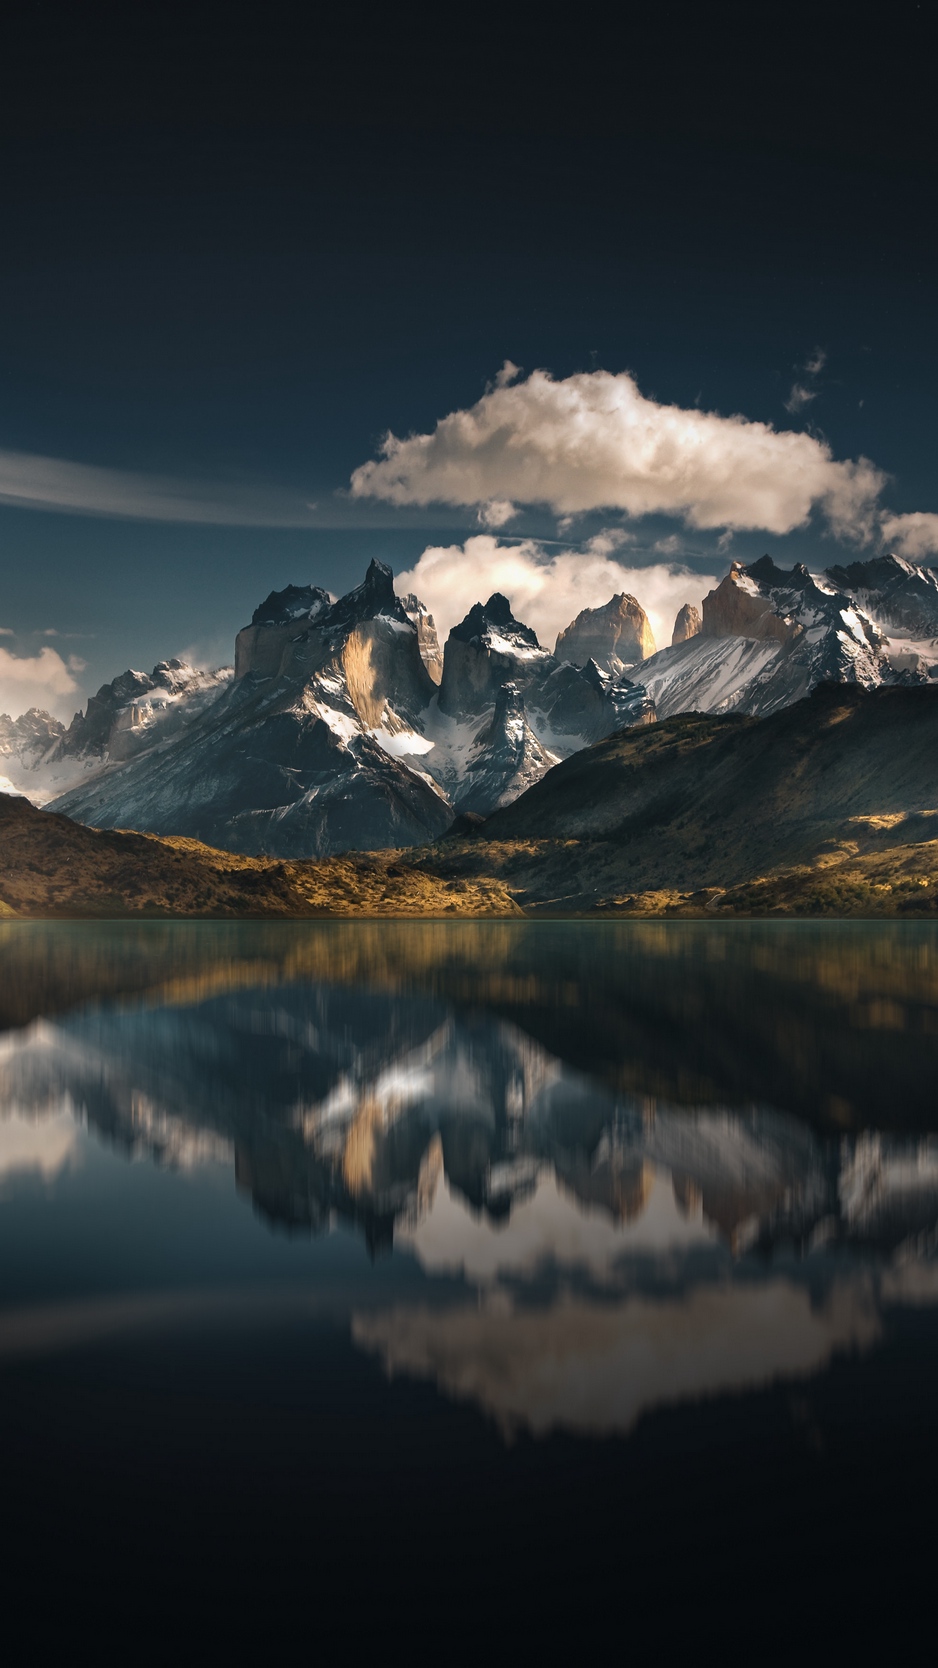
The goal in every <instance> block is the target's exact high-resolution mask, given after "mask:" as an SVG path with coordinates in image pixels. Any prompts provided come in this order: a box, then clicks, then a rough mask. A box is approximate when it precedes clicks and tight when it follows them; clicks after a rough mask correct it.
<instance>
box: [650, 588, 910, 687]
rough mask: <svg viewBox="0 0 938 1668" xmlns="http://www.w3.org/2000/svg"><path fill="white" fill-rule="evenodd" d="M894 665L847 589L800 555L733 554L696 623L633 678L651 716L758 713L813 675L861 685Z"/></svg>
mask: <svg viewBox="0 0 938 1668" xmlns="http://www.w3.org/2000/svg"><path fill="white" fill-rule="evenodd" d="M903 675H909V674H906V673H903V672H902V670H901V668H898V667H897V666H896V665H895V664H894V663H893V660H892V659H891V658H890V654H889V643H888V642H887V640H886V638H885V637H884V635H883V633H882V632H881V631H880V630H879V628H878V627H877V626H876V625H875V623H874V622H873V620H872V619H870V617H869V615H867V614H866V613H865V612H864V611H863V610H862V609H861V608H860V607H858V605H857V603H856V602H855V600H854V598H853V597H852V596H850V595H848V594H847V593H846V592H844V591H839V590H837V589H835V588H834V587H833V586H831V585H829V584H828V583H827V582H826V580H825V579H824V578H820V579H818V578H815V577H813V576H812V575H811V574H810V573H809V572H808V570H807V568H806V567H804V566H803V565H802V564H801V563H799V564H797V565H796V566H795V567H794V568H791V569H785V568H779V567H776V565H775V563H774V562H772V561H771V560H770V558H769V557H768V556H764V557H762V559H761V560H760V561H758V562H753V563H752V564H751V565H750V566H748V567H747V566H745V565H744V564H743V563H741V562H734V563H733V566H732V568H731V569H730V572H729V573H728V574H727V576H726V578H725V579H724V580H723V581H722V582H721V583H720V584H719V585H718V586H717V587H716V589H715V590H713V591H711V592H710V593H709V594H708V595H707V596H706V597H705V598H704V603H703V620H702V627H701V631H700V632H699V633H698V635H697V636H695V637H690V638H687V639H686V640H685V641H684V642H680V643H675V644H673V645H672V647H671V648H670V649H664V650H662V652H661V653H660V654H657V655H654V656H653V657H652V658H651V659H650V660H648V661H646V662H645V663H644V665H643V666H642V683H643V684H644V686H645V688H646V689H647V691H648V694H649V696H650V697H651V698H652V700H653V701H654V702H655V706H656V708H657V712H658V716H659V718H665V717H669V716H671V715H672V714H674V713H678V712H691V711H696V712H745V713H753V714H767V713H771V712H776V711H778V710H779V709H780V708H781V707H785V706H790V705H791V704H792V703H793V702H794V701H799V700H801V699H802V698H803V697H804V696H805V695H807V694H809V693H810V691H811V690H812V689H814V688H816V686H817V685H818V684H819V683H823V682H828V681H829V682H833V683H858V684H861V685H862V686H863V687H864V688H866V689H875V688H878V687H879V686H880V685H882V684H890V683H895V682H896V681H897V679H898V678H900V677H901V676H903Z"/></svg>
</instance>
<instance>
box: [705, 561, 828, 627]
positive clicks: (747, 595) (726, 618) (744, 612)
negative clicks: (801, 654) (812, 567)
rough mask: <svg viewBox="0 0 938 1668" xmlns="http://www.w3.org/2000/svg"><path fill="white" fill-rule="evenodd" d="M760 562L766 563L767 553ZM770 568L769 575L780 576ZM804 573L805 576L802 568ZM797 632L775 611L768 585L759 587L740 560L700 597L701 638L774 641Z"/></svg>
mask: <svg viewBox="0 0 938 1668" xmlns="http://www.w3.org/2000/svg"><path fill="white" fill-rule="evenodd" d="M763 561H764V562H768V561H769V558H768V556H765V557H763ZM758 565H759V564H756V566H758ZM772 568H773V570H774V571H773V574H772V577H773V578H774V577H775V574H776V573H777V574H778V576H779V578H781V570H779V569H775V567H774V563H773V564H772ZM804 573H805V574H806V575H807V569H806V568H805V569H804ZM776 589H777V587H776ZM797 633H798V625H797V623H796V622H795V621H794V620H793V619H791V618H790V617H788V616H787V615H786V614H784V613H780V612H779V610H778V607H777V599H776V597H775V596H774V595H772V594H770V590H769V587H768V586H764V587H763V586H761V585H760V584H759V583H758V580H757V579H756V577H755V575H754V572H750V570H749V569H748V568H747V567H745V566H744V565H743V563H742V562H734V563H733V565H732V567H731V568H730V571H729V573H728V574H727V575H726V578H725V579H723V580H721V581H720V584H719V585H718V586H717V588H716V590H715V591H708V592H707V595H706V596H705V597H704V600H703V620H702V622H701V627H700V634H701V636H702V637H752V638H755V639H759V638H763V637H770V638H772V639H773V640H774V641H775V642H777V643H788V642H790V641H791V639H792V638H793V637H795V636H796V635H797Z"/></svg>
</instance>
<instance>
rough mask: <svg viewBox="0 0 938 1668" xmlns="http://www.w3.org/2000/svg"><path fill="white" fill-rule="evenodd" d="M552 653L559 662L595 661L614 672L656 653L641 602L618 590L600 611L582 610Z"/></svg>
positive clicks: (575, 663) (579, 663) (560, 635)
mask: <svg viewBox="0 0 938 1668" xmlns="http://www.w3.org/2000/svg"><path fill="white" fill-rule="evenodd" d="M554 652H555V654H556V656H557V659H558V660H568V661H570V662H571V663H572V664H573V665H574V666H585V665H586V662H587V661H588V660H595V661H596V663H597V665H599V666H605V667H607V668H608V669H611V670H617V669H618V668H619V667H623V666H634V665H635V663H636V661H638V660H647V659H648V657H649V656H650V655H653V654H654V653H655V639H654V635H653V633H652V629H651V626H650V624H649V621H648V615H647V614H646V613H645V610H644V608H643V607H642V605H641V603H640V602H637V601H636V599H635V597H633V596H629V594H628V592H626V591H620V592H619V593H618V594H617V595H616V596H613V597H610V598H609V601H608V602H605V603H603V604H602V606H601V607H599V608H584V609H582V610H581V611H580V613H579V614H578V615H577V617H576V619H575V620H574V621H573V622H572V623H571V624H570V625H568V626H567V627H566V628H565V629H564V630H563V631H561V632H560V634H559V636H558V638H557V646H556V649H555V651H554Z"/></svg>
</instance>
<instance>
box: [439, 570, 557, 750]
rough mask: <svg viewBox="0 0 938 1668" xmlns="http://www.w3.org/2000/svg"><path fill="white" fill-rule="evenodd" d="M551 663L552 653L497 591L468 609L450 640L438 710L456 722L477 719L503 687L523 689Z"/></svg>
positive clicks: (444, 658)
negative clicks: (505, 684) (546, 664)
mask: <svg viewBox="0 0 938 1668" xmlns="http://www.w3.org/2000/svg"><path fill="white" fill-rule="evenodd" d="M548 661H551V656H550V653H549V651H548V650H547V649H542V648H541V645H540V643H539V642H538V640H537V636H536V634H535V633H534V632H533V631H532V630H531V628H530V626H526V625H522V623H521V621H520V620H516V619H515V617H514V615H513V614H512V612H511V604H510V603H509V601H508V598H507V597H504V596H502V595H501V593H500V592H498V591H496V592H495V594H494V596H490V597H489V600H488V602H486V603H484V604H483V603H481V602H477V603H476V604H475V607H473V608H470V610H469V613H468V614H467V615H466V617H465V619H464V620H462V621H460V623H459V625H456V626H454V627H453V629H452V631H451V632H450V634H449V637H448V638H447V640H446V649H445V651H444V654H443V677H442V680H441V683H440V711H441V712H443V713H449V714H450V715H451V716H452V717H458V718H466V717H468V716H470V715H478V714H480V713H482V712H484V711H485V710H486V708H488V707H491V706H494V704H495V701H496V700H497V698H498V692H499V690H500V689H501V687H502V684H504V683H514V684H515V685H516V686H517V687H518V688H519V689H525V688H527V686H528V684H529V683H530V682H531V681H532V679H533V678H534V677H535V676H536V675H537V673H538V671H539V670H542V669H543V667H544V665H545V662H548Z"/></svg>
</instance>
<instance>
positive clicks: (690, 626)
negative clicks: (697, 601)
mask: <svg viewBox="0 0 938 1668" xmlns="http://www.w3.org/2000/svg"><path fill="white" fill-rule="evenodd" d="M701 624H702V621H701V618H700V609H699V608H695V607H694V605H693V603H691V602H685V604H684V606H683V608H679V609H678V612H677V617H676V619H675V621H674V630H673V631H672V633H671V647H672V649H673V648H676V647H677V644H678V643H686V642H687V641H688V639H689V638H691V637H697V636H699V634H700V627H701Z"/></svg>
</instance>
